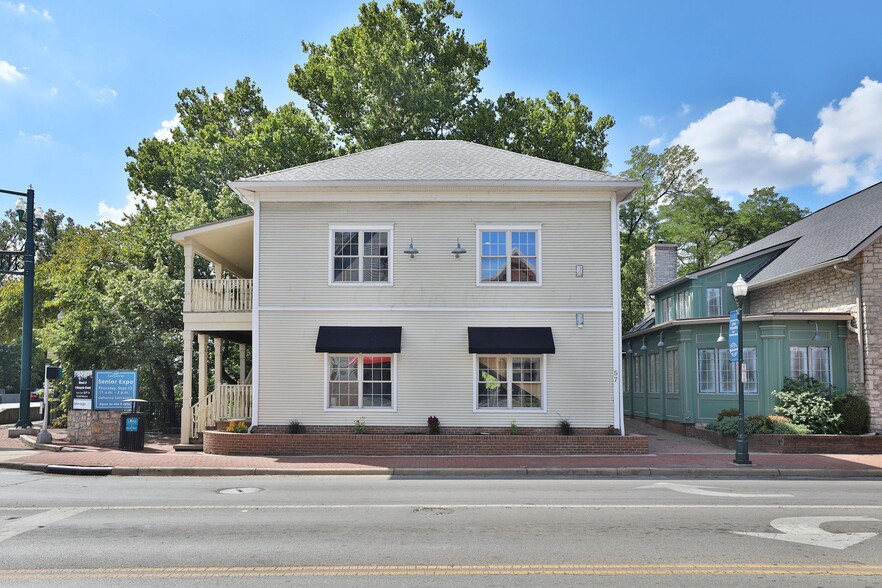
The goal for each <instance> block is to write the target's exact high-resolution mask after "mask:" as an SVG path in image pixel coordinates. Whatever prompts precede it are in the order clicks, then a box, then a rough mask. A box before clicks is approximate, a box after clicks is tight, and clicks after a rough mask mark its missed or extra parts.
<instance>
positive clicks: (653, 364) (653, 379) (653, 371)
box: [648, 353, 658, 394]
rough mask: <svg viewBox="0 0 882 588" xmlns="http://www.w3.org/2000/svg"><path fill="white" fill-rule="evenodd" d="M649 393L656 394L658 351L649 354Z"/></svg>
mask: <svg viewBox="0 0 882 588" xmlns="http://www.w3.org/2000/svg"><path fill="white" fill-rule="evenodd" d="M648 377H649V393H650V394H658V353H653V354H652V355H650V356H649V376H648Z"/></svg>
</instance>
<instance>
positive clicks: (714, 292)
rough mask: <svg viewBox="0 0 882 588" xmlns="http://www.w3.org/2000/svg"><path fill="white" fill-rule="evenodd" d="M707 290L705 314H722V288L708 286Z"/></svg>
mask: <svg viewBox="0 0 882 588" xmlns="http://www.w3.org/2000/svg"><path fill="white" fill-rule="evenodd" d="M706 292H707V316H722V315H723V299H722V290H721V289H720V288H708V289H707V290H706Z"/></svg>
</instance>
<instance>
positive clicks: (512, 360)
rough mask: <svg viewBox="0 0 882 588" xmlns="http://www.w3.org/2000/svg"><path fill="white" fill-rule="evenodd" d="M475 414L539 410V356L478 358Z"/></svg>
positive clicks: (540, 397)
mask: <svg viewBox="0 0 882 588" xmlns="http://www.w3.org/2000/svg"><path fill="white" fill-rule="evenodd" d="M477 368H478V369H477V376H476V377H477V402H476V406H477V408H478V410H485V409H491V410H492V409H497V410H514V409H530V408H532V409H541V408H542V407H543V406H542V396H543V394H542V391H543V387H544V382H543V376H542V374H543V372H542V356H539V355H530V356H522V355H479V356H478V363H477Z"/></svg>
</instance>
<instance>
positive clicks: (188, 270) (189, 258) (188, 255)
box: [184, 243, 193, 336]
mask: <svg viewBox="0 0 882 588" xmlns="http://www.w3.org/2000/svg"><path fill="white" fill-rule="evenodd" d="M192 311H193V246H192V245H189V244H186V243H185V244H184V312H192ZM190 335H191V336H192V333H190Z"/></svg>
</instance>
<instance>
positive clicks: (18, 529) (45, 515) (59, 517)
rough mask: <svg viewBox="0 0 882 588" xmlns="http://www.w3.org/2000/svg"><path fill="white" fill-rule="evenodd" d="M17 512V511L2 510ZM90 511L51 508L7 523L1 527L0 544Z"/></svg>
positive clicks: (84, 509)
mask: <svg viewBox="0 0 882 588" xmlns="http://www.w3.org/2000/svg"><path fill="white" fill-rule="evenodd" d="M2 510H17V509H6V508H4V509H2ZM86 510H89V509H88V508H51V509H49V510H46V511H45V512H41V513H38V514H35V515H31V516H29V517H24V518H21V519H15V520H12V521H6V522H5V523H3V524H2V525H0V543H2V542H3V541H6V540H7V539H12V538H13V537H15V536H16V535H21V534H22V533H27V532H28V531H33V530H34V529H37V528H39V527H45V526H47V525H51V524H52V523H57V522H58V521H63V520H64V519H66V518H69V517H72V516H74V515H78V514H80V513H81V512H84V511H86Z"/></svg>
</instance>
